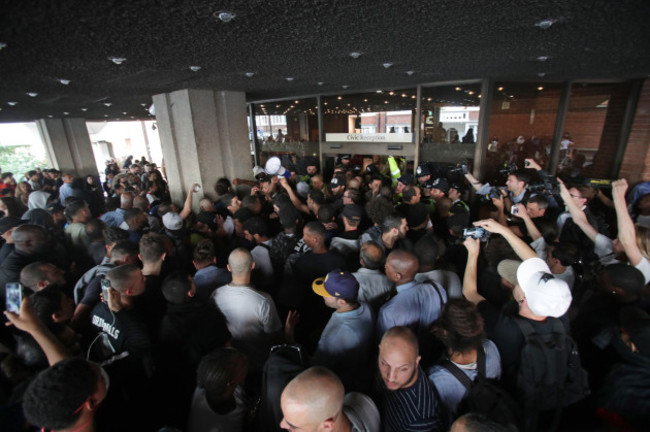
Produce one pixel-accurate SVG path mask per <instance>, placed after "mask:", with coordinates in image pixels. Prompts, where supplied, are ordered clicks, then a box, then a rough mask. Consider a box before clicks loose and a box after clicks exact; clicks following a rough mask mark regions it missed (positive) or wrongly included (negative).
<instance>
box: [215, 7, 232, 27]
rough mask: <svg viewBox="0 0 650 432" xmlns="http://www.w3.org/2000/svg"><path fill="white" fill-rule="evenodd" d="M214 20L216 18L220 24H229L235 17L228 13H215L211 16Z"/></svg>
mask: <svg viewBox="0 0 650 432" xmlns="http://www.w3.org/2000/svg"><path fill="white" fill-rule="evenodd" d="M212 16H214V17H215V18H218V19H219V20H220V21H221V22H223V23H226V24H227V23H229V22H230V21H232V20H234V19H235V17H236V16H237V15H235V14H234V13H232V12H230V11H225V10H224V11H217V12H215V13H214V14H212Z"/></svg>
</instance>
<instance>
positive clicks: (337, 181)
mask: <svg viewBox="0 0 650 432" xmlns="http://www.w3.org/2000/svg"><path fill="white" fill-rule="evenodd" d="M344 184H345V179H344V178H343V177H339V176H335V177H332V180H330V187H333V188H335V187H338V186H343V185H344Z"/></svg>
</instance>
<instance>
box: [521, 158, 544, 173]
mask: <svg viewBox="0 0 650 432" xmlns="http://www.w3.org/2000/svg"><path fill="white" fill-rule="evenodd" d="M524 164H525V165H524V166H525V167H526V168H532V169H534V170H535V171H540V170H541V169H542V167H541V166H540V165H539V164H538V163H537V162H535V159H533V158H526V159H524Z"/></svg>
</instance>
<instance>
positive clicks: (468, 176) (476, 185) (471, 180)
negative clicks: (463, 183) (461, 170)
mask: <svg viewBox="0 0 650 432" xmlns="http://www.w3.org/2000/svg"><path fill="white" fill-rule="evenodd" d="M465 178H466V179H467V181H468V182H469V184H471V185H472V187H473V188H474V190H475V191H477V190H479V189H481V188H482V187H483V183H481V182H480V181H478V179H477V178H476V177H474V175H473V174H472V173H469V172H468V173H467V174H465Z"/></svg>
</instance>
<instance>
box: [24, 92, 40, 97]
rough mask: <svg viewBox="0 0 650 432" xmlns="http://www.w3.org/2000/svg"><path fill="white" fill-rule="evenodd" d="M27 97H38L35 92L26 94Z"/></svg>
mask: <svg viewBox="0 0 650 432" xmlns="http://www.w3.org/2000/svg"><path fill="white" fill-rule="evenodd" d="M27 96H29V97H36V96H38V93H36V92H27Z"/></svg>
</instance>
